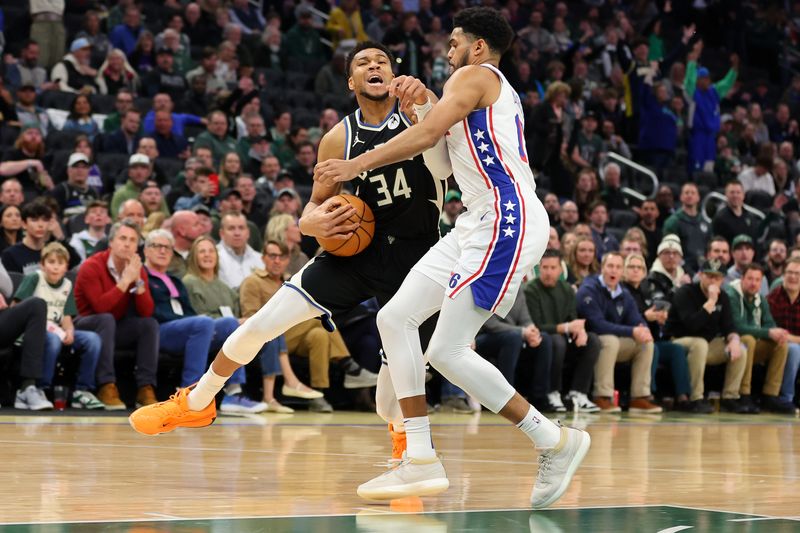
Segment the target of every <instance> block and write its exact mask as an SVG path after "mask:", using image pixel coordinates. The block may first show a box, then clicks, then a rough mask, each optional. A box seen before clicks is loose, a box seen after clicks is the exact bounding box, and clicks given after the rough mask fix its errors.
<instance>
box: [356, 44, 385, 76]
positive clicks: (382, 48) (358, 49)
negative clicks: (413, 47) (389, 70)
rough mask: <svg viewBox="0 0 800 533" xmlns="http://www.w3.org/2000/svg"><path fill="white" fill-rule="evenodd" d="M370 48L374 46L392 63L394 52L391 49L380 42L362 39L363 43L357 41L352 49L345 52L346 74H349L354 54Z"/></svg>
mask: <svg viewBox="0 0 800 533" xmlns="http://www.w3.org/2000/svg"><path fill="white" fill-rule="evenodd" d="M370 48H375V49H376V50H380V51H381V52H383V53H384V54H386V57H388V58H389V63H392V64H393V63H394V54H392V51H391V50H389V48H387V47H386V46H385V45H383V44H381V43H377V42H375V41H364V42H363V43H358V44H357V45H355V46H354V47H353V49H352V50H350V52H349V53H348V54H347V57H346V58H345V60H344V71H345V72H347V75H348V76H349V75H350V66H351V65H352V64H353V59H355V57H356V54H357V53H359V52H361V51H362V50H369V49H370Z"/></svg>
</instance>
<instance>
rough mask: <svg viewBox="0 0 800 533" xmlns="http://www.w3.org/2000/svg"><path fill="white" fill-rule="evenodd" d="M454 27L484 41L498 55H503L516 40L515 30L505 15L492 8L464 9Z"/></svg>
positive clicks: (456, 19)
mask: <svg viewBox="0 0 800 533" xmlns="http://www.w3.org/2000/svg"><path fill="white" fill-rule="evenodd" d="M453 27H454V28H461V30H462V31H463V32H464V33H468V34H470V35H472V36H474V37H475V38H476V39H483V40H484V41H486V43H487V44H488V45H489V48H491V49H492V51H494V52H495V53H497V55H503V54H504V53H505V52H506V50H508V48H509V47H510V46H511V41H512V40H513V38H514V30H512V29H511V25H509V23H508V21H507V20H506V19H505V18H503V14H502V13H501V12H500V11H498V10H497V9H494V8H491V7H468V8H466V9H462V10H461V11H459V12H458V13H457V14H456V15H455V17H453Z"/></svg>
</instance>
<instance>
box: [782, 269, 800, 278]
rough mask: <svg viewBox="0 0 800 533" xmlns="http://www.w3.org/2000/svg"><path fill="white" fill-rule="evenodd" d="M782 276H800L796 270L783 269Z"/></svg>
mask: <svg viewBox="0 0 800 533" xmlns="http://www.w3.org/2000/svg"><path fill="white" fill-rule="evenodd" d="M783 276H784V277H787V276H800V272H797V271H795V270H787V271H785V272H784V273H783Z"/></svg>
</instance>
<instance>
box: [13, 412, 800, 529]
mask: <svg viewBox="0 0 800 533" xmlns="http://www.w3.org/2000/svg"><path fill="white" fill-rule="evenodd" d="M76 413H79V411H75V410H72V411H66V412H65V413H50V414H49V415H48V414H45V415H33V416H18V414H19V411H12V410H8V409H4V410H2V411H0V447H2V449H3V452H4V453H3V455H4V457H5V463H6V464H5V468H3V470H2V474H0V476H2V478H3V482H2V483H0V501H2V502H3V503H2V504H0V531H9V532H17V531H19V532H23V531H25V532H28V531H30V532H33V531H35V532H66V531H69V532H78V531H80V532H94V531H129V532H137V533H144V532H154V533H155V532H166V531H177V532H205V531H214V532H229V531H236V532H238V531H242V532H258V531H263V532H267V531H269V532H272V531H275V532H284V531H286V532H289V531H293V532H326V533H327V532H335V533H346V532H351V531H352V532H371V531H397V532H406V531H407V532H414V533H424V532H444V531H499V532H502V533H512V532H522V531H531V532H537V531H542V532H571V531H592V532H601V531H608V532H621V531H626V532H627V531H630V532H634V531H635V532H650V531H652V532H677V531H684V530H689V531H691V530H694V531H725V532H737V531H747V532H759V531H769V532H771V533H778V532H789V531H793V532H796V531H800V453H798V451H800V424H798V420H797V418H791V417H778V416H771V415H758V416H736V415H725V414H720V415H712V416H681V415H673V414H669V415H664V416H661V415H656V416H652V417H647V416H640V417H634V416H627V415H622V416H614V415H602V416H581V417H579V418H578V419H573V417H572V416H571V415H570V416H567V417H565V419H564V421H565V422H566V423H568V424H575V425H577V426H580V427H584V428H586V429H587V430H588V431H589V432H590V434H591V436H592V449H591V450H590V452H589V454H588V455H587V458H586V460H585V461H584V463H583V466H582V467H581V469H580V470H579V471H578V474H577V475H576V477H575V479H574V481H573V483H572V485H571V487H570V489H569V490H568V492H567V493H566V494H565V495H564V497H563V498H562V499H561V500H560V501H559V502H558V503H557V504H556V505H555V506H554V507H553V508H552V509H548V510H545V511H538V512H531V511H530V510H529V509H528V498H529V494H530V489H531V487H532V485H533V481H534V477H535V475H536V455H535V453H534V452H533V449H532V447H531V446H530V442H529V441H528V440H527V438H525V436H524V435H522V434H521V433H520V432H519V431H517V430H515V429H514V428H513V427H511V426H510V425H508V424H506V423H505V422H504V421H503V420H502V419H501V418H499V417H497V416H494V415H491V414H486V413H483V414H480V415H474V416H465V415H452V414H434V415H432V420H431V421H432V423H433V431H434V439H435V444H436V447H437V449H438V451H439V452H440V453H442V454H443V457H444V464H445V467H446V469H447V472H448V476H449V478H450V489H449V490H448V491H447V492H445V493H444V494H442V495H440V496H439V497H435V498H425V499H422V500H415V499H404V500H396V501H393V502H390V503H383V504H378V503H369V502H366V501H363V500H361V499H360V498H358V497H357V496H356V494H355V489H356V486H357V485H358V484H359V483H362V482H364V481H366V480H368V479H370V478H372V477H373V476H374V475H376V474H378V473H380V472H381V471H382V469H385V463H386V460H387V457H388V454H389V452H390V442H389V437H388V434H387V433H386V427H385V425H384V424H382V423H381V421H380V419H379V418H378V417H377V416H376V415H373V414H368V413H334V414H330V415H319V414H310V413H297V414H294V415H272V414H270V415H253V416H251V417H248V418H238V417H236V418H235V417H221V418H218V419H217V422H216V423H215V424H214V425H213V426H211V427H209V428H205V429H200V430H186V429H179V430H176V431H175V432H173V433H170V434H166V435H162V436H159V437H150V438H148V437H144V436H141V435H138V434H137V433H135V432H134V431H133V430H132V429H131V428H130V426H129V425H128V423H127V419H126V418H125V417H122V416H119V415H110V414H105V413H104V414H100V415H97V416H76Z"/></svg>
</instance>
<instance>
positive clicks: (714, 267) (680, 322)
mask: <svg viewBox="0 0 800 533" xmlns="http://www.w3.org/2000/svg"><path fill="white" fill-rule="evenodd" d="M699 278H700V281H698V282H695V283H691V284H687V285H684V286H683V287H681V288H680V289H678V290H677V291H675V296H674V297H673V299H672V306H671V307H670V309H669V314H668V316H667V322H666V325H665V327H664V335H665V337H667V338H671V339H672V342H674V343H675V344H679V345H681V346H683V347H684V348H686V351H687V354H688V355H687V358H688V362H689V378H690V380H691V384H692V392H691V395H690V397H689V399H690V400H691V401H692V402H698V401H701V400H703V397H704V396H703V392H704V386H705V385H704V381H703V380H704V376H705V368H706V365H721V364H725V365H726V368H725V382H724V385H723V389H722V404H721V405H722V408H723V409H724V410H726V411H731V412H734V413H749V412H750V406H749V405H747V404H745V403H742V402H741V401H740V399H739V389H740V387H741V384H742V378H743V377H744V372H745V368H746V366H747V347H746V346H745V345H744V344H743V343H742V341H741V339H740V338H739V334H738V333H737V332H736V328H735V326H734V323H733V314H732V312H731V303H730V299H729V298H728V295H727V293H726V292H725V291H724V290H722V281H723V280H724V279H725V272H724V270H723V266H722V262H721V261H720V260H719V259H711V260H706V261H704V262H703V263H702V265H701V266H700V272H699Z"/></svg>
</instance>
